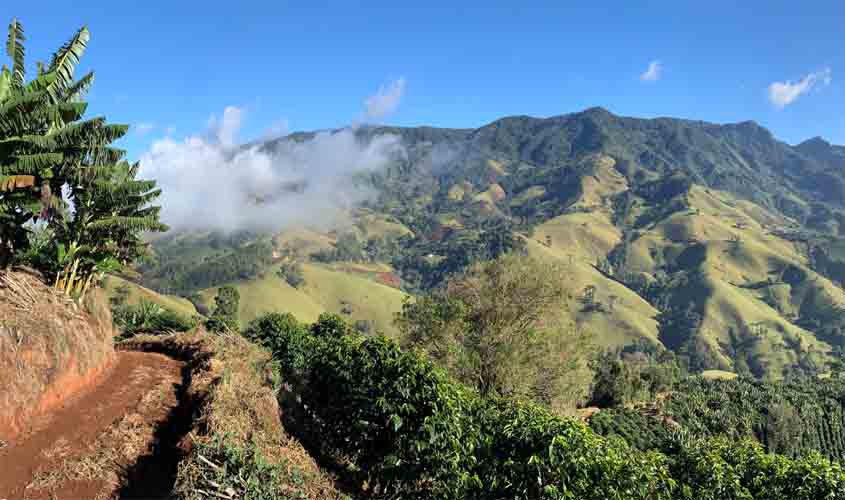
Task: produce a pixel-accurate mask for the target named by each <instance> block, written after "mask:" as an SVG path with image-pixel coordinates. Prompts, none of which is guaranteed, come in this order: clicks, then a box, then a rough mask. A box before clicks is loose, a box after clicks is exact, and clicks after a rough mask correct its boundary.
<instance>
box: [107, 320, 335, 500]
mask: <svg viewBox="0 0 845 500" xmlns="http://www.w3.org/2000/svg"><path fill="white" fill-rule="evenodd" d="M121 347H122V348H126V349H135V350H146V351H154V352H161V353H165V354H169V355H171V356H174V357H177V358H181V359H183V360H185V361H186V362H188V364H189V366H190V367H191V385H190V387H189V389H188V394H187V396H186V397H188V398H190V399H191V400H193V401H196V402H197V408H196V410H197V412H198V417H197V418H196V419H195V421H194V428H193V430H192V431H191V433H190V434H189V437H188V439H189V440H190V443H189V444H188V447H189V449H190V450H191V451H190V452H189V453H188V454H187V455H186V457H185V459H184V460H183V461H182V463H180V465H179V473H178V477H177V481H176V486H175V493H176V494H177V496H178V497H179V498H186V499H194V498H196V499H200V498H207V497H215V495H217V496H220V495H223V496H222V497H221V498H226V497H227V496H231V497H234V498H245V497H246V496H245V494H246V495H247V496H248V494H247V489H248V487H249V486H248V485H247V484H246V483H247V481H246V480H244V479H243V478H244V477H252V476H253V475H254V476H256V477H257V476H258V474H257V473H255V471H254V470H245V468H249V467H251V466H252V465H251V464H252V462H247V464H246V465H245V466H244V465H243V464H239V465H237V466H242V468H241V470H239V471H235V470H234V469H235V468H236V467H237V466H236V465H233V464H225V465H226V467H224V465H221V463H220V461H221V460H223V458H221V457H224V456H226V450H231V449H235V450H238V454H239V455H241V456H246V455H249V456H251V455H250V453H255V454H257V455H259V456H260V457H261V460H260V461H261V463H262V464H266V465H269V467H271V468H272V469H273V470H274V471H276V473H277V474H276V477H277V478H278V482H279V483H278V484H276V485H275V488H276V489H277V490H278V495H279V498H289V497H294V498H300V496H293V495H294V494H296V495H301V497H302V498H312V499H330V498H331V499H334V498H338V493H337V491H336V490H335V488H334V485H333V481H332V480H331V478H329V477H328V476H327V475H326V474H325V473H323V472H322V471H321V470H320V469H319V468H318V467H317V465H316V463H315V462H314V460H313V459H312V458H311V456H310V455H309V454H308V453H307V452H306V451H305V449H304V448H303V447H302V446H301V445H300V443H299V442H298V441H297V440H295V439H294V438H292V437H290V436H289V435H288V434H287V433H286V432H285V429H284V427H283V426H282V423H281V418H280V410H279V405H278V402H277V399H276V389H277V387H278V386H279V383H280V381H279V380H278V378H277V371H276V370H275V367H274V365H273V363H272V359H271V357H270V354H269V353H268V352H267V351H265V350H263V349H261V348H259V347H257V346H255V345H253V344H251V343H249V342H248V341H246V340H245V339H243V338H242V337H239V336H236V335H226V336H219V335H212V334H208V333H205V332H203V331H201V330H197V331H194V332H191V333H185V334H176V335H169V336H138V337H135V338H133V339H131V340H129V341H126V342H124V343H123V344H121ZM286 495H290V496H286Z"/></svg>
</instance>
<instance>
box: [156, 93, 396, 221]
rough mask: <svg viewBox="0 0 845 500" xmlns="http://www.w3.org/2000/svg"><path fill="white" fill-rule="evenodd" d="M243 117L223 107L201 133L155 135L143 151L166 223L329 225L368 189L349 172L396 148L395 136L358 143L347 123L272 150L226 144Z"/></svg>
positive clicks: (380, 160)
mask: <svg viewBox="0 0 845 500" xmlns="http://www.w3.org/2000/svg"><path fill="white" fill-rule="evenodd" d="M241 117H242V113H241V110H240V109H238V108H235V107H227V108H226V110H225V111H224V113H223V118H222V119H221V120H217V119H212V120H210V121H209V130H208V131H206V133H204V134H196V135H193V136H190V137H187V138H186V139H184V140H182V141H175V140H173V139H171V138H169V137H166V138H163V139H159V140H156V141H154V142H153V144H152V146H151V147H150V149H149V151H147V152H146V153H144V154H143V155H142V157H141V173H140V176H141V177H142V178H150V179H155V180H157V181H158V184H159V187H160V188H161V189H162V196H161V200H160V201H161V205H162V219H163V221H164V222H166V223H167V224H169V225H171V226H172V227H174V228H177V229H221V230H233V229H245V228H248V229H259V230H278V229H282V228H283V227H286V226H288V225H311V226H314V225H316V226H322V227H330V226H332V225H334V224H337V223H339V221H341V220H343V214H345V213H346V211H347V209H348V208H350V207H352V206H355V205H356V204H358V203H360V202H362V201H364V200H365V199H368V198H369V197H370V196H371V195H372V192H371V191H370V190H368V189H366V188H363V187H359V186H358V185H356V183H355V182H353V181H352V177H353V176H354V175H355V174H357V173H360V172H365V171H370V170H373V169H377V168H381V167H382V166H384V165H385V164H386V163H387V162H388V161H389V160H390V159H391V158H392V157H393V156H392V155H394V154H401V152H402V149H401V146H400V141H399V138H398V137H396V136H380V137H378V138H375V139H373V140H372V141H370V142H368V143H362V142H361V141H359V140H358V139H357V137H356V136H355V133H354V131H353V130H352V129H349V128H347V129H343V130H341V131H338V132H323V133H318V134H317V135H316V136H315V137H314V138H313V139H311V140H308V141H304V142H294V141H290V142H285V141H282V142H280V143H277V145H276V147H275V149H274V150H273V151H266V150H262V149H260V148H259V147H258V146H255V147H250V148H248V149H244V148H239V147H236V146H232V144H233V141H234V138H235V137H237V134H238V129H239V127H240V124H241Z"/></svg>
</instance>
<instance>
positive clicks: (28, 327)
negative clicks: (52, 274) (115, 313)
mask: <svg viewBox="0 0 845 500" xmlns="http://www.w3.org/2000/svg"><path fill="white" fill-rule="evenodd" d="M86 310H87V311H90V313H89V312H86ZM113 336H114V330H113V327H112V322H111V314H110V312H109V309H108V306H107V305H106V303H105V300H104V298H103V297H102V295H101V294H100V293H99V292H98V291H94V292H92V293H89V295H88V300H87V302H86V304H85V306H84V307H80V306H78V305H77V304H76V303H75V302H73V301H72V300H70V299H69V298H68V297H67V296H65V295H64V294H62V293H60V292H58V291H56V290H54V289H52V288H51V287H49V286H47V285H45V284H44V283H43V282H42V281H41V280H40V279H39V278H38V277H37V276H35V275H33V274H30V273H28V272H22V271H18V272H8V273H5V272H0V374H2V376H0V439H5V438H8V437H10V436H13V435H14V434H16V433H17V432H18V427H19V426H20V424H21V423H22V422H25V421H26V420H27V419H28V418H29V417H31V416H32V415H34V414H37V413H39V412H43V411H46V410H49V409H50V408H51V407H54V406H55V405H57V404H58V403H60V402H61V401H62V400H63V398H64V397H65V396H66V395H67V394H70V393H73V392H75V391H77V390H78V389H80V388H82V387H85V386H87V385H88V384H90V383H91V381H92V380H93V379H94V378H95V376H96V374H97V373H98V371H100V370H101V369H102V368H104V367H105V366H107V365H108V362H109V361H110V360H111V359H112V358H113V355H114V351H113V348H112V338H113Z"/></svg>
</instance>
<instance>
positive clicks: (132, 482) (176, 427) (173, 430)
mask: <svg viewBox="0 0 845 500" xmlns="http://www.w3.org/2000/svg"><path fill="white" fill-rule="evenodd" d="M190 386H191V367H190V365H185V366H184V367H182V383H181V384H173V389H174V391H176V398H177V401H178V404H177V405H176V406H175V407H174V408H172V409H171V410H170V413H169V414H168V415H167V418H166V419H165V420H163V421H162V422H159V424H158V425H157V426H156V431H155V434H154V438H153V441H152V443H153V445H152V447H151V449H152V451H151V452H150V453H148V454H146V455H143V456H141V457H139V458H138V460H137V461H136V462H135V463H134V464H133V465H131V466H129V467H127V468H126V470H124V471H123V481H122V483H123V485H124V486H123V487H122V488H120V489H119V490H118V491H117V492H116V494H115V498H119V499H128V498H134V499H142V498H143V499H157V498H162V499H164V498H171V492H172V490H173V485H174V483H175V482H176V472H177V468H178V465H179V462H180V461H181V460H182V458H183V457H184V456H185V454H186V450H184V449H183V447H182V443H183V438H184V437H185V436H186V435H187V434H188V432H189V431H190V430H191V427H192V422H193V418H192V416H193V409H194V407H195V405H196V402H194V401H191V398H190V397H189V396H188V392H187V391H188V388H189V387H190Z"/></svg>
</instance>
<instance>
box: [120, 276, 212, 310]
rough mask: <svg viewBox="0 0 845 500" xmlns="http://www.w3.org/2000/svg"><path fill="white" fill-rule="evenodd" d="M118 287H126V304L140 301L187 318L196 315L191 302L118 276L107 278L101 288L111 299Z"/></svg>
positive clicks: (135, 303)
mask: <svg viewBox="0 0 845 500" xmlns="http://www.w3.org/2000/svg"><path fill="white" fill-rule="evenodd" d="M120 287H126V288H127V289H128V291H129V295H128V296H127V298H126V302H127V303H128V304H132V305H137V304H138V303H140V302H141V301H148V302H153V303H155V304H158V305H160V306H162V307H165V308H167V309H170V310H172V311H174V312H177V313H179V314H181V315H183V316H185V317H187V318H190V317H192V316H194V315H196V314H197V310H196V308H195V307H194V305H193V304H192V303H191V301H189V300H188V299H185V298H183V297H178V296H175V295H165V294H161V293H158V292H155V291H153V290H150V289H149V288H145V287H143V286H141V285H138V284H137V283H133V282H131V281H128V280H125V279H123V278H121V277H119V276H108V277H107V278H105V280H104V286H103V288H104V289H105V292H106V294H107V295H108V296H109V297H113V296H114V295H115V293H116V290H117V289H118V288H120Z"/></svg>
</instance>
